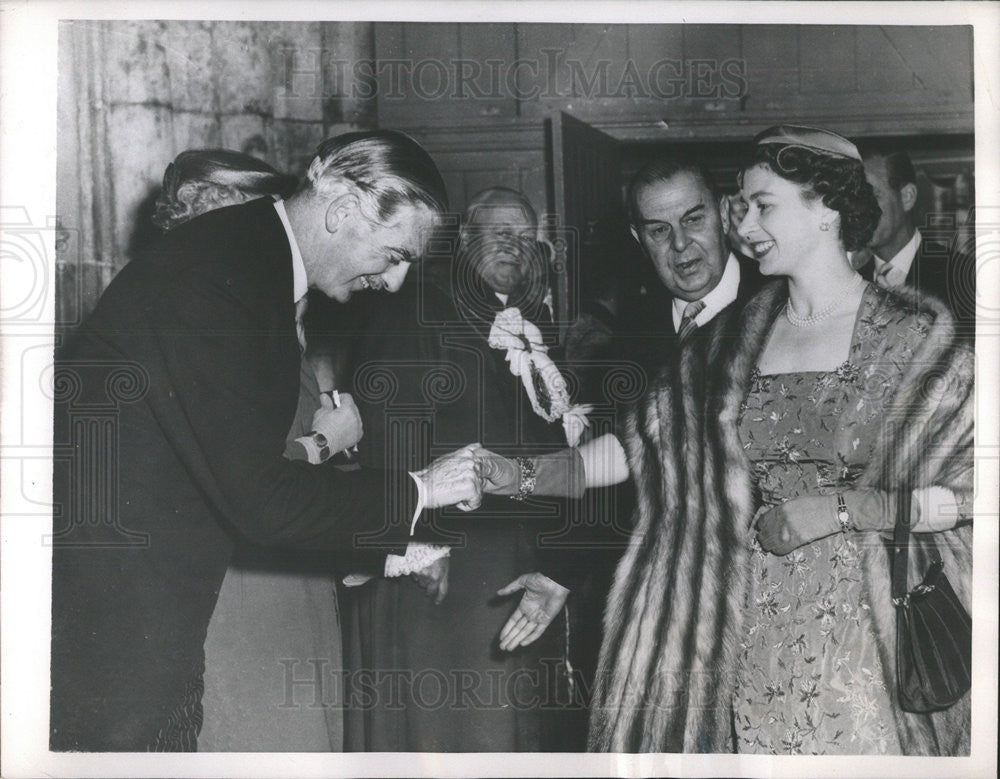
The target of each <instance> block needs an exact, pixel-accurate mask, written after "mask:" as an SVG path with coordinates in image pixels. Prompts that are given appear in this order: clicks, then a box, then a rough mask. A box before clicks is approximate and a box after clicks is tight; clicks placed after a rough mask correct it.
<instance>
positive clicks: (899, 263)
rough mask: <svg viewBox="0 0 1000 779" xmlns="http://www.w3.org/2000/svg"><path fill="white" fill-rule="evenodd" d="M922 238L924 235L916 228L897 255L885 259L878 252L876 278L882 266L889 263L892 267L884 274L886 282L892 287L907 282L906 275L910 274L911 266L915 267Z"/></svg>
mask: <svg viewBox="0 0 1000 779" xmlns="http://www.w3.org/2000/svg"><path fill="white" fill-rule="evenodd" d="M921 240H922V236H921V235H920V231H919V230H914V231H913V235H912V236H911V238H910V240H909V241H907V243H906V246H904V247H903V248H902V249H900V250H899V251H898V252H896V256H895V257H892V258H890V259H888V260H883V259H882V258H881V257H879V256H878V255H877V254H876V255H874V258H875V276H876V278H878V275H879V273H881V272H882V268H883V267H884V266H886V265H889V266H891V267H890V268H889V270H888V271H886V273H885V275H884V276H883V278H885V280H886V284H888V285H889V286H890V287H898V286H901V285H903V284H905V283H906V277H907V276H908V275H909V274H910V268H911V267H913V260H914V258H915V257H916V256H917V251H918V250H919V249H920V242H921Z"/></svg>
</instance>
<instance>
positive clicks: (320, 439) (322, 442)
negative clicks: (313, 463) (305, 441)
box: [309, 430, 330, 463]
mask: <svg viewBox="0 0 1000 779" xmlns="http://www.w3.org/2000/svg"><path fill="white" fill-rule="evenodd" d="M309 438H310V439H311V440H312V442H313V443H314V444H315V445H316V449H317V450H319V461H320V462H321V463H325V462H326V461H327V460H329V459H330V442H329V441H328V440H327V439H326V436H325V435H323V434H322V433H321V432H319V431H318V430H313V431H311V432H310V433H309Z"/></svg>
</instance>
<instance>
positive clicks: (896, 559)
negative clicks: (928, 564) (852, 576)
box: [892, 489, 913, 606]
mask: <svg viewBox="0 0 1000 779" xmlns="http://www.w3.org/2000/svg"><path fill="white" fill-rule="evenodd" d="M912 499H913V495H912V492H911V491H910V490H908V489H902V490H899V492H897V493H896V527H895V529H894V530H893V534H892V602H893V603H895V604H896V605H897V606H898V605H899V604H900V603H901V602H902V599H903V598H905V597H906V593H907V591H908V588H907V586H906V571H907V568H908V566H909V552H910V508H911V506H910V502H911V500H912Z"/></svg>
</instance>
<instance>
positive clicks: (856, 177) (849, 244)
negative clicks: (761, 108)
mask: <svg viewBox="0 0 1000 779" xmlns="http://www.w3.org/2000/svg"><path fill="white" fill-rule="evenodd" d="M755 165H766V166H767V167H768V168H770V169H771V170H772V171H773V172H774V173H776V174H777V175H779V176H781V178H783V179H785V180H786V181H791V182H793V183H795V184H799V185H800V186H801V187H802V188H803V193H802V194H803V196H804V197H805V198H807V199H813V198H817V197H818V198H820V200H822V202H823V205H825V206H826V207H827V208H831V209H833V210H834V211H836V212H837V213H838V214H840V242H841V243H842V244H843V246H844V248H845V249H846V250H847V251H849V252H853V251H857V250H858V249H861V248H863V247H865V246H867V244H868V241H869V240H871V237H872V234H873V233H874V232H875V227H876V226H877V225H878V221H879V219H881V218H882V209H880V208H879V206H878V201H877V200H876V199H875V191H874V190H873V189H872V186H871V184H869V183H868V180H867V179H866V178H865V169H864V166H863V165H862V164H861V162H860V161H859V160H854V159H850V158H848V157H840V156H835V155H832V154H820V153H817V152H813V151H809V150H808V149H803V148H801V147H798V146H783V145H780V144H775V143H768V144H760V145H758V146H755V147H754V148H753V150H752V151H751V153H750V156H749V159H748V160H747V161H746V163H745V164H744V165H743V167H742V169H741V171H740V174H739V183H740V186H743V174H744V173H746V171H748V170H749V169H750V168H752V167H754V166H755Z"/></svg>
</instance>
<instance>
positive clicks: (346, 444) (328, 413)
mask: <svg viewBox="0 0 1000 779" xmlns="http://www.w3.org/2000/svg"><path fill="white" fill-rule="evenodd" d="M312 429H313V430H315V431H316V432H318V433H322V434H323V435H324V436H326V440H327V441H328V442H329V445H330V451H331V452H339V451H341V450H343V449H350V448H351V447H352V446H354V445H355V444H356V443H357V442H358V441H360V440H361V436H362V435H363V434H364V428H363V426H362V424H361V414H360V413H359V412H358V407H357V406H356V405H354V398H352V397H351V396H350V395H349V394H347V393H346V392H342V393H340V408H334V406H333V400H331V399H330V396H329V395H327V394H326V393H323V394H322V395H320V396H319V408H318V409H316V413H315V414H313V419H312Z"/></svg>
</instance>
